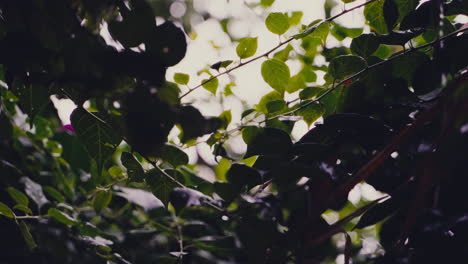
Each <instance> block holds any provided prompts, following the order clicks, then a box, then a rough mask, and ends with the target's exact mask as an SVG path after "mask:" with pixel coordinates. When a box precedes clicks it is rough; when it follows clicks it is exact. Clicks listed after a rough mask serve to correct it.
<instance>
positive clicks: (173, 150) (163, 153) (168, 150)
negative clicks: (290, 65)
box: [156, 144, 189, 167]
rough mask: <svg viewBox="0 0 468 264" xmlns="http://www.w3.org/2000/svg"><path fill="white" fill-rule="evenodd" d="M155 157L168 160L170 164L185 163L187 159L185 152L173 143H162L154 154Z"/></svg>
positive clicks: (178, 164) (175, 165)
mask: <svg viewBox="0 0 468 264" xmlns="http://www.w3.org/2000/svg"><path fill="white" fill-rule="evenodd" d="M156 156H157V157H159V158H161V159H162V160H164V161H167V162H169V163H170V164H171V165H172V166H174V167H178V166H181V165H186V164H187V163H188V161H189V158H188V155H187V153H185V152H184V151H183V150H181V149H179V148H178V147H176V146H174V145H169V144H165V145H163V146H162V147H161V148H160V149H159V150H158V153H157V154H156Z"/></svg>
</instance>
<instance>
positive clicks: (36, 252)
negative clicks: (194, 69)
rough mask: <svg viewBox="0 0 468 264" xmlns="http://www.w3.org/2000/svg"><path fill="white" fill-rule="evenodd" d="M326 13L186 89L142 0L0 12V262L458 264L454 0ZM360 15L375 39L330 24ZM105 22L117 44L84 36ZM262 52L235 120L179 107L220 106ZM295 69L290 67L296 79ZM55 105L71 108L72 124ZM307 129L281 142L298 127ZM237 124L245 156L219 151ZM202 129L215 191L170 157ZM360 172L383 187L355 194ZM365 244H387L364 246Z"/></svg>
mask: <svg viewBox="0 0 468 264" xmlns="http://www.w3.org/2000/svg"><path fill="white" fill-rule="evenodd" d="M273 2H274V1H273V0H262V1H260V3H258V5H259V6H261V7H262V8H264V9H265V10H268V8H269V6H271V5H272V4H273ZM343 2H353V1H343ZM153 4H154V3H153ZM336 5H338V4H337V3H335V2H333V1H327V2H326V4H325V6H324V8H325V13H326V14H327V19H324V20H317V21H314V22H312V23H310V24H309V25H302V24H301V19H302V13H301V12H299V11H298V12H293V13H289V14H285V13H269V14H267V15H266V16H265V27H266V28H267V29H268V30H269V31H270V32H271V33H273V34H276V35H278V36H279V37H280V39H283V40H282V41H280V43H279V44H278V45H277V46H275V47H272V49H271V50H269V51H267V52H266V53H263V54H258V55H256V54H257V47H258V38H257V37H247V38H243V39H239V40H236V41H238V45H237V47H236V52H237V55H238V57H239V58H238V59H233V60H226V61H220V62H217V63H214V64H213V65H211V67H210V68H209V69H205V70H203V71H202V72H204V73H207V74H209V75H210V77H209V78H207V79H204V80H203V81H202V82H201V83H200V84H199V85H198V86H195V87H193V88H190V89H189V90H188V91H187V92H186V93H184V94H181V88H180V87H183V86H186V85H187V84H189V82H190V76H189V75H187V74H184V73H176V74H175V75H174V76H173V79H174V81H175V83H172V82H169V81H166V80H165V75H166V69H167V68H168V67H171V66H174V65H175V64H177V63H178V62H179V61H180V60H182V58H183V57H184V56H185V52H186V49H187V42H186V36H185V33H184V31H183V30H182V29H180V28H179V27H177V26H176V25H175V24H174V23H172V22H170V21H169V20H165V22H163V23H161V24H156V20H155V17H156V15H159V14H157V13H155V12H154V10H158V9H156V8H155V9H153V6H154V5H151V2H147V1H145V0H130V1H123V0H109V1H87V0H73V1H72V0H66V1H64V0H24V1H0V11H1V12H0V13H1V15H0V46H1V48H0V53H1V54H0V64H1V71H0V73H1V76H0V78H1V80H2V82H1V86H2V87H1V88H0V100H1V101H0V131H1V133H2V137H1V138H0V174H1V175H2V177H1V179H0V181H1V186H4V187H5V188H4V189H3V190H2V191H0V201H1V202H0V215H1V217H0V225H1V227H0V230H1V231H2V234H3V235H4V237H8V238H11V239H8V240H6V239H3V240H2V242H1V243H2V248H3V249H7V250H2V254H0V262H7V263H9V262H21V263H23V262H24V263H26V262H31V261H39V262H44V263H82V262H86V263H102V259H106V260H107V261H109V262H110V263H322V262H330V261H331V262H333V261H334V260H335V258H336V257H337V256H338V255H340V254H343V255H344V258H345V262H346V263H350V259H351V258H353V263H371V262H373V263H433V262H437V263H444V262H456V261H457V260H458V259H464V258H465V256H464V249H466V247H467V246H468V239H467V238H468V234H467V230H468V217H467V215H468V207H467V205H468V203H467V202H466V200H467V198H466V196H465V195H464V192H463V191H464V189H463V188H464V183H465V182H466V174H465V173H468V171H467V168H466V167H465V166H464V165H465V163H464V162H466V161H468V160H466V159H467V158H466V157H468V155H467V154H468V153H467V149H468V137H467V136H468V134H467V133H468V128H467V126H468V120H467V117H466V115H464V113H465V111H466V110H467V106H468V91H467V89H468V87H467V83H468V82H467V81H468V79H467V78H468V75H467V72H466V67H467V61H468V57H467V53H466V51H465V49H466V47H467V46H468V35H467V34H466V33H465V31H466V28H467V26H466V25H462V24H459V23H457V22H456V20H454V18H455V17H456V16H457V15H467V14H468V7H467V4H466V1H462V0H452V1H450V2H446V1H438V0H430V1H426V2H424V3H422V4H419V1H417V0H405V1H402V0H370V1H367V2H365V3H363V4H361V5H358V6H355V7H353V8H351V9H345V10H344V11H342V12H341V13H338V14H337V15H334V16H331V10H332V9H333V8H334V7H335V6H336ZM252 8H253V7H252ZM360 8H363V14H364V16H365V18H366V21H367V24H368V27H369V28H370V29H371V32H370V33H364V29H363V28H347V27H345V26H344V25H340V24H338V23H337V22H335V21H334V20H335V19H336V18H337V17H340V16H342V15H345V14H347V13H349V12H358V10H362V9H360ZM220 23H221V25H222V26H223V25H226V23H227V21H220ZM105 26H107V28H108V30H109V32H110V35H111V36H112V38H113V40H114V41H116V42H118V45H120V46H119V47H120V48H116V47H115V46H110V45H108V44H107V43H106V41H105V40H104V39H103V38H102V37H101V36H100V35H99V34H98V32H100V30H101V29H102V28H103V27H105ZM366 27H367V26H366ZM223 28H224V29H225V31H226V33H228V34H229V32H228V30H227V27H223ZM287 34H290V35H289V36H290V37H289V38H284V35H287ZM331 38H334V39H335V40H336V41H337V42H338V43H340V44H339V45H338V46H336V47H331V46H330V45H329V44H328V43H327V41H329V40H330V39H331ZM344 40H351V41H350V45H348V46H347V45H345V43H346V42H344ZM293 51H294V52H293ZM265 57H266V59H265V60H264V61H263V62H262V65H261V69H260V74H261V76H262V77H263V79H264V81H265V83H266V84H267V85H268V86H269V87H271V88H272V91H271V92H270V93H268V94H266V95H265V96H264V97H263V98H262V99H261V100H260V101H259V102H258V104H256V105H255V106H254V107H252V108H246V109H244V110H245V111H244V112H243V113H242V116H241V120H240V122H239V123H240V124H239V125H238V126H236V124H235V122H234V121H233V115H232V114H231V111H230V110H226V111H224V112H223V113H222V114H221V115H219V116H217V117H205V116H203V115H202V114H201V113H200V111H199V110H197V108H195V107H194V106H192V105H187V104H182V103H181V99H182V98H183V97H184V96H186V95H187V94H189V93H191V92H192V91H194V90H196V89H198V88H201V87H203V88H204V89H206V90H207V91H209V92H210V93H211V94H212V96H213V97H216V98H221V99H222V98H223V97H228V96H230V97H235V94H234V93H233V92H232V91H231V87H232V86H233V84H232V83H231V84H228V85H227V86H226V87H224V90H223V92H220V91H221V89H220V88H219V86H220V82H219V81H218V77H219V76H221V75H225V74H229V73H230V72H231V71H234V70H236V69H238V68H240V67H248V65H247V64H249V63H251V62H253V61H256V60H260V59H264V58H265ZM319 57H322V58H323V59H324V60H325V62H326V63H323V64H318V63H317V61H319V60H315V58H319ZM291 61H295V62H299V63H300V65H301V67H300V70H299V71H298V73H297V74H295V75H292V76H291V72H292V71H291V70H290V68H289V66H288V62H291ZM319 72H320V73H322V74H323V75H324V80H323V82H321V81H320V80H319V78H318V77H317V76H318V75H319V74H317V73H319ZM51 96H56V97H58V98H68V99H71V100H73V102H74V103H75V104H76V105H77V107H76V109H75V110H74V111H73V113H72V115H71V123H72V124H71V127H70V126H62V125H61V124H60V120H59V118H58V115H57V110H56V109H55V107H54V105H53V104H52V102H51V100H50V97H51ZM286 97H287V98H296V99H293V100H290V101H286V100H285V98H286ZM24 116H26V121H27V124H23V123H22V122H24V121H23V120H24ZM319 118H323V121H322V122H320V123H315V125H314V126H313V128H312V129H310V130H309V131H308V132H307V133H306V134H305V135H304V136H303V137H301V138H300V139H299V140H297V141H295V140H293V138H292V136H291V133H292V129H293V127H294V125H295V124H296V123H297V122H300V121H301V120H303V121H305V122H306V123H307V124H308V125H309V126H310V125H312V124H313V123H314V122H315V121H316V120H318V119H319ZM301 122H302V121H301ZM228 127H229V128H232V129H230V130H229V129H228ZM171 130H172V131H173V130H178V131H179V134H178V138H177V139H168V135H169V133H170V131H171ZM238 132H241V135H242V139H243V141H244V142H245V143H246V144H247V151H246V153H242V155H238V154H236V153H234V151H232V149H230V147H229V144H227V141H228V140H229V139H230V138H232V137H235V136H236V134H238ZM204 135H209V136H206V137H204V138H205V139H206V138H207V140H206V144H208V145H209V146H210V147H211V148H212V150H213V155H214V156H215V157H216V158H217V159H219V160H216V161H217V165H215V166H213V168H212V169H213V170H214V171H215V172H216V180H215V181H209V180H207V179H206V178H204V177H201V176H200V175H198V173H197V169H196V164H195V165H194V164H189V158H188V156H187V154H186V153H185V152H184V151H183V150H182V149H181V148H184V147H187V146H193V145H194V144H197V143H200V142H201V141H197V139H198V140H199V138H201V137H202V136H204ZM362 181H365V182H366V183H367V184H369V185H371V186H373V187H374V188H375V189H376V190H378V191H381V192H382V193H386V194H388V195H387V196H385V197H384V199H382V198H380V199H377V200H374V201H360V202H359V203H358V204H352V203H350V202H349V201H348V194H349V192H350V191H351V190H352V189H353V188H354V187H355V186H356V185H357V184H359V183H360V182H362ZM330 214H334V215H338V216H339V217H340V218H341V219H340V220H338V221H331V220H330V219H329V218H327V215H330ZM357 217H361V218H360V219H359V221H355V218H357ZM375 232H378V235H377V236H376V235H375ZM370 233H374V234H373V235H372V234H370ZM339 234H343V235H344V247H343V246H340V245H339V244H340V243H338V242H339V241H338V240H340V239H339ZM366 236H373V238H374V239H378V241H379V242H380V244H381V246H382V248H381V249H382V250H376V251H375V252H371V253H368V254H363V253H362V252H363V247H364V245H363V242H362V241H363V239H361V238H362V237H366Z"/></svg>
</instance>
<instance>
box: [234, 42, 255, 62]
mask: <svg viewBox="0 0 468 264" xmlns="http://www.w3.org/2000/svg"><path fill="white" fill-rule="evenodd" d="M257 42H258V38H243V39H241V40H240V41H239V44H238V45H237V47H236V52H237V56H239V58H241V59H245V58H248V57H252V56H253V55H254V54H255V52H257Z"/></svg>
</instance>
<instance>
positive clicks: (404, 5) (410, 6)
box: [394, 0, 419, 22]
mask: <svg viewBox="0 0 468 264" xmlns="http://www.w3.org/2000/svg"><path fill="white" fill-rule="evenodd" d="M394 1H395V3H396V4H397V6H398V14H399V18H398V22H401V20H402V19H403V18H404V17H405V16H407V15H408V14H409V13H410V12H411V11H413V10H414V9H415V8H416V7H417V6H418V4H419V0H394Z"/></svg>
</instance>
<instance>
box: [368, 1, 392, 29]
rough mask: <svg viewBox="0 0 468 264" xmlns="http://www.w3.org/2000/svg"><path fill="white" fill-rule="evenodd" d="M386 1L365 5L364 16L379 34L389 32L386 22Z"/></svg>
mask: <svg viewBox="0 0 468 264" xmlns="http://www.w3.org/2000/svg"><path fill="white" fill-rule="evenodd" d="M383 5H384V1H376V2H372V3H370V4H368V5H366V6H365V7H364V16H365V18H366V20H367V21H368V22H369V25H370V26H371V27H372V28H373V29H374V30H375V31H377V33H379V34H385V33H387V24H386V23H385V18H384V11H383Z"/></svg>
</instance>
